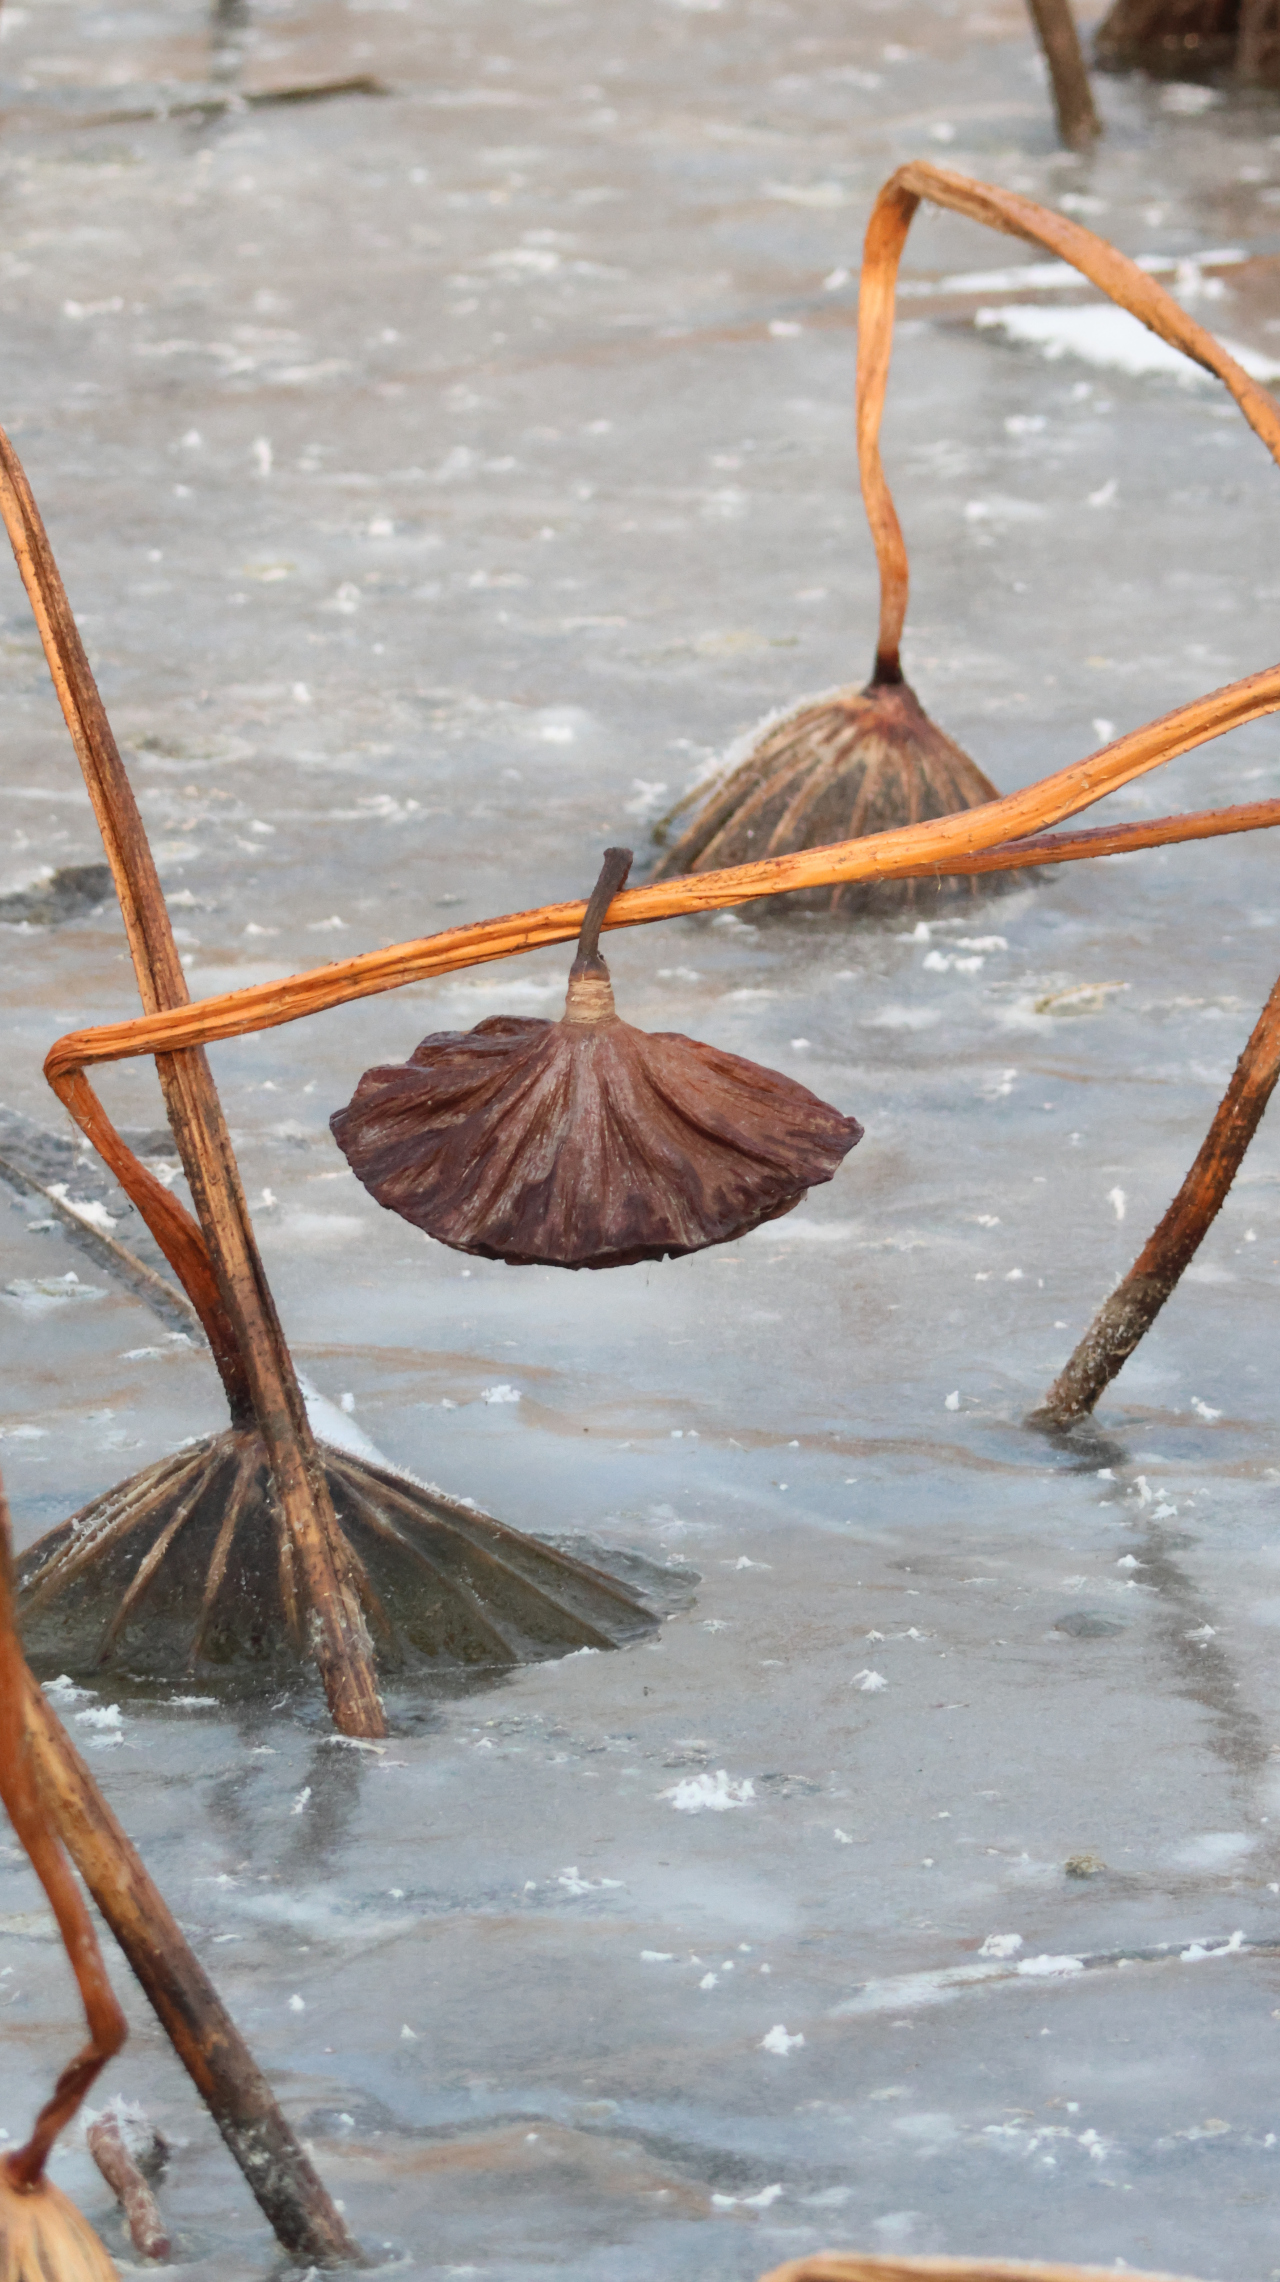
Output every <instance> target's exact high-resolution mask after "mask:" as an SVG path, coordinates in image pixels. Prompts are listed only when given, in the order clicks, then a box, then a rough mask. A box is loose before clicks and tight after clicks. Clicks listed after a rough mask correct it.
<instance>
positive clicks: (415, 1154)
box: [330, 849, 862, 1268]
mask: <svg viewBox="0 0 1280 2282" xmlns="http://www.w3.org/2000/svg"><path fill="white" fill-rule="evenodd" d="M630 860H631V859H630V852H629V851H628V850H626V849H622V850H616V849H610V850H609V854H608V858H607V859H606V864H605V870H604V872H603V873H602V875H601V880H600V883H599V884H598V886H597V888H596V892H595V894H594V895H593V897H592V900H591V905H590V906H589V907H588V912H587V918H586V920H585V921H584V924H583V931H582V936H581V938H580V940H579V950H578V956H577V958H576V959H575V960H574V964H573V969H572V972H571V974H570V978H569V990H568V996H567V999H566V1002H565V1011H564V1014H563V1016H562V1018H561V1019H560V1021H558V1022H546V1021H539V1020H528V1019H523V1018H516V1017H512V1016H507V1015H496V1016H494V1017H493V1018H491V1019H490V1020H489V1021H487V1022H481V1023H479V1024H478V1025H477V1027H476V1028H475V1029H474V1030H445V1031H438V1032H435V1033H433V1034H432V1036H431V1037H429V1038H424V1039H423V1041H422V1044H421V1045H420V1046H419V1047H417V1049H416V1050H415V1052H414V1053H413V1054H412V1055H411V1056H410V1058H409V1060H408V1061H407V1062H405V1063H401V1064H398V1065H396V1066H394V1067H391V1068H385V1069H376V1070H366V1072H365V1074H364V1076H363V1077H362V1078H361V1080H360V1083H359V1085H358V1086H357V1087H356V1090H355V1094H354V1095H353V1097H352V1099H351V1101H350V1102H349V1103H348V1105H347V1107H346V1108H345V1109H341V1110H339V1111H338V1112H337V1113H336V1115H335V1116H333V1117H332V1118H331V1119H330V1125H331V1127H332V1130H333V1133H334V1137H335V1139H336V1140H337V1143H338V1146H339V1148H340V1149H341V1150H342V1152H343V1155H344V1156H345V1157H346V1159H347V1162H348V1164H349V1165H350V1166H351V1168H352V1170H353V1172H354V1173H355V1174H356V1175H357V1177H358V1178H359V1179H360V1180H361V1181H363V1183H364V1185H365V1187H366V1188H367V1189H368V1190H369V1192H370V1194H371V1195H372V1196H375V1197H376V1198H377V1200H378V1202H379V1204H384V1205H387V1206H388V1207H389V1208H390V1209H391V1211H393V1212H398V1213H399V1214H400V1215H401V1216H402V1218H403V1219H405V1220H409V1221H412V1223H413V1225H414V1226H415V1227H416V1228H423V1229H425V1230H426V1232H427V1234H428V1235H429V1236H434V1237H436V1238H437V1240H438V1241H439V1242H440V1243H442V1244H450V1245H452V1246H453V1247H454V1249H455V1250H456V1251H460V1252H475V1253H479V1254H480V1255H481V1257H482V1258H484V1259H489V1260H505V1261H506V1262H507V1263H508V1265H509V1266H512V1267H520V1266H528V1265H532V1264H534V1263H538V1262H541V1263H543V1264H546V1265H551V1266H555V1267H562V1268H618V1267H625V1266H627V1265H629V1264H630V1263H632V1262H634V1261H637V1260H660V1259H664V1258H667V1257H675V1256H677V1255H679V1254H681V1253H685V1252H699V1251H702V1250H703V1249H704V1248H705V1246H707V1245H708V1244H723V1243H728V1242H730V1241H731V1240H732V1239H733V1238H734V1237H738V1236H745V1235H746V1234H747V1233H748V1231H749V1230H750V1229H752V1228H758V1227H759V1226H760V1224H761V1223H762V1222H763V1221H766V1220H775V1219H777V1218H778V1216H779V1215H780V1214H781V1213H784V1212H790V1210H791V1208H792V1206H793V1205H797V1204H799V1202H800V1201H801V1198H802V1197H803V1196H804V1195H805V1193H806V1191H807V1190H808V1189H810V1188H811V1187H813V1186H814V1185H815V1184H816V1183H818V1182H819V1181H829V1180H830V1179H831V1177H832V1175H833V1173H834V1172H835V1171H836V1169H837V1167H838V1166H839V1165H840V1163H841V1160H842V1159H843V1158H844V1157H845V1156H846V1154H847V1153H848V1151H849V1150H850V1149H852V1148H853V1146H854V1144H855V1143H856V1142H857V1141H860V1140H861V1138H862V1127H861V1126H860V1125H859V1124H858V1122H857V1120H856V1118H852V1117H844V1116H842V1115H841V1113H840V1111H839V1110H836V1109H832V1108H831V1107H830V1106H829V1105H828V1104H827V1103H826V1102H823V1101H819V1099H818V1097H817V1095H816V1094H812V1093H810V1092H809V1091H808V1089H807V1087H805V1086H800V1085H796V1084H795V1082H794V1080H792V1079H791V1078H786V1077H783V1076H782V1075H781V1074H780V1072H778V1071H776V1070H766V1069H762V1068H760V1066H759V1065H758V1064H757V1063H755V1062H748V1061H745V1060H744V1059H743V1058H742V1056H741V1055H738V1054H725V1053H721V1052H720V1051H719V1049H718V1048H717V1047H715V1046H707V1045H702V1044H700V1043H699V1042H698V1041H697V1040H695V1039H693V1038H684V1037H681V1036H680V1035H679V1034H678V1033H675V1032H671V1031H645V1030H637V1029H636V1028H635V1027H634V1025H633V1024H631V1023H629V1022H624V1021H623V1020H622V1019H621V1017H620V1016H619V1015H618V1013H617V1012H616V1010H615V1007H614V1003H613V991H612V988H611V987H610V983H609V972H608V969H607V967H606V966H605V963H604V961H603V959H602V958H601V957H600V956H599V952H598V950H597V948H596V945H597V942H598V937H599V929H600V922H601V920H602V918H603V916H604V913H605V911H606V910H607V908H608V904H609V902H610V901H611V900H612V898H613V896H614V895H615V894H616V892H617V889H618V887H619V886H620V885H621V883H622V879H624V878H625V876H626V869H627V867H628V866H629V864H630Z"/></svg>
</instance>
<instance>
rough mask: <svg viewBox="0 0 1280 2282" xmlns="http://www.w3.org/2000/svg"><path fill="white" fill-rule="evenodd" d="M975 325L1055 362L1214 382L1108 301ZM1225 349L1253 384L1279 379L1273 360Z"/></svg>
mask: <svg viewBox="0 0 1280 2282" xmlns="http://www.w3.org/2000/svg"><path fill="white" fill-rule="evenodd" d="M973 321H974V324H975V325H976V326H978V327H979V328H980V329H981V330H984V331H989V330H991V329H993V328H998V329H999V331H1001V332H1002V333H1004V334H1005V336H1006V338H1007V339H1009V340H1010V341H1016V342H1019V343H1024V344H1025V345H1026V346H1028V347H1031V348H1037V349H1039V350H1041V352H1042V353H1043V355H1045V356H1047V357H1051V358H1056V357H1063V356H1076V357H1079V358H1080V359H1081V360H1082V361H1083V362H1084V363H1085V364H1091V365H1098V366H1102V367H1104V368H1105V369H1107V370H1109V371H1112V372H1124V373H1129V374H1131V375H1133V376H1135V377H1138V376H1142V375H1145V374H1148V373H1164V374H1171V375H1172V376H1173V378H1174V379H1175V380H1179V381H1182V382H1184V383H1191V382H1194V381H1199V380H1209V379H1211V378H1212V377H1213V376H1212V375H1211V374H1209V373H1207V372H1205V371H1204V370H1203V368H1202V367H1201V366H1200V365H1197V364H1193V363H1192V362H1191V359H1190V358H1189V357H1185V356H1183V354H1182V351H1181V350H1180V349H1175V348H1172V347H1171V346H1170V344H1169V343H1168V342H1167V341H1162V340H1160V339H1158V338H1157V336H1156V334H1154V333H1149V332H1148V331H1147V328H1146V326H1145V325H1144V324H1143V323H1142V322H1141V320H1140V319H1139V318H1137V317H1133V316H1131V315H1130V313H1129V311H1128V310H1127V309H1117V308H1116V307H1115V306H1114V305H1113V304H1112V303H1111V302H1109V301H1104V302H1101V303H1097V304H1087V305H1086V306H1085V307H1084V308H1075V309H1038V308H1023V307H1021V306H1018V305H1015V304H1010V305H1008V306H1006V307H1005V308H1002V309H979V311H978V313H977V315H976V316H975V318H974V320H973ZM1222 346H1223V348H1224V349H1225V350H1226V351H1227V353H1228V355H1229V356H1233V357H1234V358H1235V360H1236V363H1237V364H1240V365H1243V367H1244V369H1245V371H1246V372H1247V373H1248V374H1249V377H1250V379H1251V380H1276V379H1278V378H1280V362H1277V360H1276V358H1275V357H1269V356H1264V355H1263V354H1262V352H1261V351H1260V350H1258V349H1249V348H1245V347H1244V346H1243V344H1242V343H1240V342H1239V341H1227V340H1224V341H1223V342H1222Z"/></svg>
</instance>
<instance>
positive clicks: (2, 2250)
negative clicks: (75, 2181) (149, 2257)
mask: <svg viewBox="0 0 1280 2282" xmlns="http://www.w3.org/2000/svg"><path fill="white" fill-rule="evenodd" d="M0 2282H120V2277H119V2274H118V2273H117V2270H116V2268H115V2266H114V2264H113V2263H112V2260H111V2259H110V2257H109V2256H108V2254H107V2252H106V2250H105V2249H104V2247H103V2245H102V2243H100V2242H99V2240H98V2237H97V2235H96V2234H95V2233H94V2231H93V2228H92V2227H91V2226H90V2224H89V2221H88V2220H87V2219H86V2218H84V2217H83V2216H82V2215H81V2213H80V2212H79V2211H78V2210H77V2209H76V2206H75V2204H74V2203H73V2202H72V2201H71V2200H70V2199H69V2197H68V2196H66V2195H64V2194H63V2192H62V2189H61V2188H60V2187H55V2186H54V2184H53V2181H52V2180H51V2179H41V2180H39V2181H38V2183H37V2184H36V2185H35V2186H34V2187H30V2188H27V2189H25V2190H23V2189H20V2188H18V2187H15V2186H14V2184H13V2182H12V2181H11V2180H10V2179H9V2178H8V2177H7V2176H6V2173H5V2169H4V2165H3V2164H0Z"/></svg>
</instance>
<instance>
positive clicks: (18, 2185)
mask: <svg viewBox="0 0 1280 2282" xmlns="http://www.w3.org/2000/svg"><path fill="white" fill-rule="evenodd" d="M28 1679H29V1675H28V1672H27V1667H26V1664H25V1661H24V1659H23V1654H22V1649H21V1646H20V1644H19V1640H18V1628H17V1621H16V1618H15V1615H14V1597H13V1554H12V1544H11V1539H10V1532H9V1508H8V1504H7V1502H6V1499H5V1495H4V1490H3V1488H0V1799H3V1801H4V1805H5V1810H6V1812H7V1814H8V1817H9V1820H10V1822H11V1823H12V1824H13V1828H14V1832H15V1835H16V1836H17V1838H18V1840H19V1842H20V1844H21V1846H22V1848H23V1851H24V1852H25V1853H26V1855H27V1857H28V1859H29V1861H30V1863H31V1867H32V1869H33V1870H34V1871H35V1874H36V1876H37V1878H38V1879H39V1880H40V1883H41V1885H42V1886H43V1887H44V1890H45V1892H46V1894H47V1895H48V1897H49V1906H50V1908H51V1909H52V1911H53V1914H54V1916H55V1918H56V1919H57V1921H58V1931H59V1933H60V1934H61V1936H62V1945H63V1948H64V1949H65V1950H66V1953H67V1958H68V1961H69V1963H70V1965H71V1969H72V1971H73V1973H74V1974H75V1977H76V1981H77V1983H78V1985H79V1989H80V1995H81V1998H82V2000H83V2003H84V2010H85V2018H86V2020H87V2021H88V2024H89V2042H88V2044H87V2045H86V2046H85V2048H84V2050H83V2052H80V2053H77V2055H76V2057H75V2059H74V2060H72V2061H69V2062H68V2064H67V2066H66V2067H65V2068H64V2069H63V2071H62V2074H61V2075H60V2076H59V2078H58V2082H57V2085H56V2087H55V2089H54V2091H53V2094H52V2096H51V2098H50V2099H48V2100H47V2101H46V2102H45V2105H44V2106H43V2108H42V2109H41V2110H40V2113H39V2115H38V2116H37V2118H36V2122H35V2126H34V2128H33V2130H32V2134H31V2137H30V2139H29V2140H28V2141H27V2143H26V2146H25V2147H20V2148H18V2149H17V2150H16V2151H15V2152H14V2153H13V2154H12V2155H6V2156H5V2157H4V2158H3V2160H2V2161H0V2173H2V2174H3V2177H4V2179H5V2181H6V2183H7V2184H8V2186H9V2187H10V2188H12V2189H14V2190H16V2191H17V2192H18V2193H19V2194H24V2193H28V2192H31V2191H33V2190H34V2189H36V2188H37V2187H38V2186H39V2184H40V2181H41V2176H42V2173H43V2171H44V2166H45V2161H46V2159H47V2157H48V2154H49V2150H50V2148H51V2147H52V2146H53V2143H54V2141H55V2139H56V2138H57V2136H58V2133H59V2132H60V2131H61V2130H62V2129H63V2127H64V2125H66V2124H68V2123H69V2122H70V2121H71V2118H72V2116H73V2115H74V2114H75V2112H76V2109H77V2108H78V2107H79V2105H80V2103H81V2101H82V2100H83V2099H84V2097H85V2094H86V2093H87V2092H88V2090H89V2087H90V2085H91V2084H92V2083H93V2081H94V2079H95V2077H96V2076H98V2075H99V2074H100V2072H101V2071H102V2069H103V2068H105V2067H106V2064H107V2062H108V2060H110V2059H112V2058H113V2057H114V2055H115V2054H116V2053H117V2052H118V2051H119V2050H120V2047H121V2045H122V2044H123V2043H124V2040H125V2037H126V2035H127V2034H128V2030H127V2027H126V2024H125V2017H124V2014H123V2012H122V2011H121V2009H120V2006H119V2004H118V2002H117V2000H116V1996H115V1992H114V1990H113V1989H112V1986H111V1983H110V1982H109V1980H108V1979H107V1971H106V1967H105V1966H104V1964H103V1962H102V1952H101V1950H100V1949H99V1947H98V1940H97V1935H96V1934H95V1933H94V1930H93V1922H92V1920H91V1918H90V1916H89V1912H88V1910H87V1909H86V1908H85V1905H84V1901H83V1898H82V1896H81V1893H80V1888H79V1887H78V1886H77V1884H76V1882H75V1879H74V1878H73V1877H72V1875H71V1871H70V1868H69V1866H68V1863H67V1860H66V1857H65V1855H64V1854H63V1851H62V1848H61V1847H60V1846H59V1844H58V1841H57V1839H56V1838H55V1836H54V1834H53V1832H52V1830H51V1829H50V1828H49V1824H48V1821H47V1819H46V1813H45V1808H44V1805H43V1803H42V1801H41V1798H40V1792H39V1786H38V1782H37V1777H36V1767H35V1764H34V1761H35V1753H34V1751H33V1748H32V1738H31V1735H30V1732H29V1728H28V1721H27V1712H26V1703H27V1686H28Z"/></svg>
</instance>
